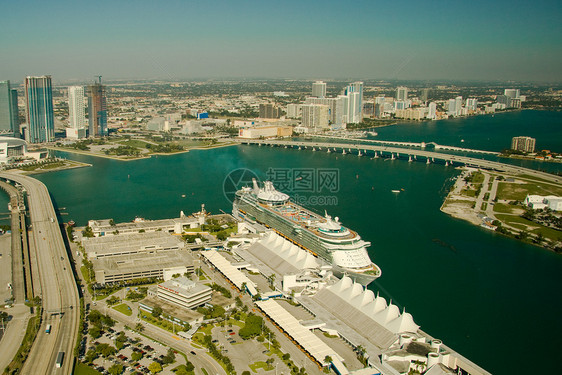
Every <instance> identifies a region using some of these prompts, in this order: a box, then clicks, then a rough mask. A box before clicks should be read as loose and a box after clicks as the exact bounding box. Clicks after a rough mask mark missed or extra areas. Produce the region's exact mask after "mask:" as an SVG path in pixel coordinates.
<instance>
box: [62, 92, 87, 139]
mask: <svg viewBox="0 0 562 375" xmlns="http://www.w3.org/2000/svg"><path fill="white" fill-rule="evenodd" d="M68 119H69V122H70V128H67V129H66V137H67V138H72V139H81V138H85V137H86V116H85V110H84V87H83V86H70V87H69V88H68Z"/></svg>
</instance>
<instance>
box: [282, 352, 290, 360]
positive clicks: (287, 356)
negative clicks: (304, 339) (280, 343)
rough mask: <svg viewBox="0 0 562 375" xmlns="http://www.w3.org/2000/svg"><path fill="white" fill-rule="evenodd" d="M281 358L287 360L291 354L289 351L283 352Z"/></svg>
mask: <svg viewBox="0 0 562 375" xmlns="http://www.w3.org/2000/svg"><path fill="white" fill-rule="evenodd" d="M282 358H283V360H284V361H288V360H289V358H291V355H290V354H289V353H285V354H283V357H282Z"/></svg>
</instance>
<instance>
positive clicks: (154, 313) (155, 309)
mask: <svg viewBox="0 0 562 375" xmlns="http://www.w3.org/2000/svg"><path fill="white" fill-rule="evenodd" d="M160 315H162V308H161V307H160V306H158V305H156V306H154V307H153V308H152V316H153V317H155V318H158V317H159V316H160Z"/></svg>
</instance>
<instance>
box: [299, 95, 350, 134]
mask: <svg viewBox="0 0 562 375" xmlns="http://www.w3.org/2000/svg"><path fill="white" fill-rule="evenodd" d="M346 103H347V97H346V96H341V95H340V96H338V97H337V98H313V97H308V98H306V99H305V100H304V104H320V105H327V106H328V115H329V121H330V123H331V124H332V126H333V127H335V128H340V127H342V126H343V125H344V124H345V122H344V115H345V105H346ZM301 115H302V107H301Z"/></svg>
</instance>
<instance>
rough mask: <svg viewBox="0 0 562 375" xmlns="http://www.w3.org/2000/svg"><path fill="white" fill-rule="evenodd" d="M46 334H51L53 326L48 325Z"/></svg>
mask: <svg viewBox="0 0 562 375" xmlns="http://www.w3.org/2000/svg"><path fill="white" fill-rule="evenodd" d="M45 333H47V334H49V333H51V325H50V324H47V328H46V329H45Z"/></svg>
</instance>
